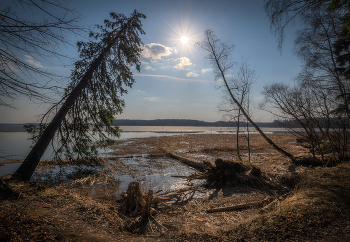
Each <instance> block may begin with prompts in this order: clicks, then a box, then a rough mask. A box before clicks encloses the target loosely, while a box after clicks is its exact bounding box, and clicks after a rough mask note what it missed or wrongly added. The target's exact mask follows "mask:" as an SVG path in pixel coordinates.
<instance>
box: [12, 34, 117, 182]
mask: <svg viewBox="0 0 350 242" xmlns="http://www.w3.org/2000/svg"><path fill="white" fill-rule="evenodd" d="M117 38H118V37H115V38H114V39H113V40H112V41H111V42H110V43H109V44H108V45H107V47H106V48H105V49H104V50H103V51H102V53H101V54H100V55H99V56H98V57H97V58H96V59H95V60H94V61H93V62H92V64H91V66H90V68H89V69H88V70H87V72H86V73H85V75H84V76H83V77H82V79H81V81H80V82H79V83H78V85H77V86H76V87H75V88H74V89H73V90H72V92H71V93H70V94H69V96H68V98H67V99H66V101H65V102H64V103H63V105H62V107H61V108H60V109H59V111H58V112H57V114H56V115H55V117H54V118H53V119H52V121H51V122H50V124H49V125H48V126H47V127H46V129H45V130H44V132H43V133H42V135H41V136H40V138H39V140H38V141H37V142H36V144H35V145H34V147H33V148H32V150H31V151H30V153H29V154H28V156H27V157H26V158H25V160H24V161H23V163H22V165H21V166H20V167H19V168H18V169H17V171H16V172H15V173H14V174H13V176H12V177H13V178H15V179H20V180H25V181H29V180H30V178H31V177H32V175H33V173H34V171H35V169H36V167H37V165H38V164H39V162H40V159H41V157H42V155H43V154H44V152H45V150H46V148H47V147H48V145H49V143H50V141H51V140H52V139H53V137H54V135H55V133H56V131H57V129H58V128H59V127H60V125H61V123H62V121H63V120H64V118H65V116H66V114H67V113H68V111H69V109H70V108H71V107H72V105H73V104H74V101H75V100H76V99H77V98H78V96H79V95H80V94H81V92H82V91H83V89H84V88H85V87H86V86H87V84H88V83H89V81H90V80H91V77H92V74H93V73H94V71H95V70H96V69H97V68H98V66H99V65H100V63H101V62H102V60H103V58H104V56H106V54H107V53H108V52H109V50H110V49H111V47H112V46H113V45H114V44H115V42H116V40H117Z"/></svg>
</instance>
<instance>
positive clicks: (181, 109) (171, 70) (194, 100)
mask: <svg viewBox="0 0 350 242" xmlns="http://www.w3.org/2000/svg"><path fill="white" fill-rule="evenodd" d="M3 4H6V3H3ZM3 4H2V5H1V7H3V6H4V5H3ZM69 7H71V8H73V9H75V10H76V11H77V12H79V13H80V14H81V17H80V20H79V22H78V24H79V25H81V26H84V27H88V28H92V27H93V25H94V24H102V23H103V20H104V19H106V18H109V13H110V12H111V11H113V12H116V13H123V14H125V15H126V16H129V15H130V13H132V12H133V11H134V9H137V10H138V11H139V12H140V13H143V14H145V15H146V17H147V18H146V19H145V20H143V21H142V23H143V29H144V30H145V32H146V35H142V36H141V39H142V42H143V43H144V50H143V52H142V56H141V62H142V65H141V71H140V72H137V71H136V70H134V78H135V80H136V82H135V84H134V85H133V87H132V89H129V90H128V94H126V95H124V96H123V99H124V100H125V108H124V112H123V114H121V115H118V116H117V117H116V118H117V119H148V120H149V119H197V120H203V121H210V122H212V121H219V120H222V114H221V113H220V112H219V105H220V103H221V102H222V100H223V90H222V88H220V82H217V81H216V80H215V75H214V73H213V70H212V66H211V65H210V63H209V62H208V61H206V60H205V57H206V55H207V53H205V51H203V50H201V49H200V48H199V47H197V46H195V45H194V44H195V43H196V42H198V41H202V40H203V37H204V35H203V33H204V31H205V30H207V29H212V30H213V31H214V32H215V34H216V36H217V37H218V38H220V39H221V40H222V41H224V42H226V41H228V42H230V43H231V44H233V45H235V47H234V49H233V52H232V58H233V60H234V61H235V62H240V61H241V58H243V57H244V58H246V59H247V60H248V63H249V65H250V67H251V68H253V69H255V71H256V74H257V77H258V78H257V81H256V82H255V84H254V85H253V87H252V101H253V103H254V104H255V105H256V106H258V104H259V103H260V102H261V101H262V100H263V94H262V90H263V87H264V85H269V84H272V83H275V82H284V83H293V79H294V78H295V77H296V76H297V75H298V72H299V71H300V69H301V65H302V63H301V62H300V61H299V60H298V58H297V57H296V56H295V55H293V52H292V50H293V46H294V39H295V31H296V30H297V26H290V27H289V28H288V29H287V31H286V36H285V41H284V44H283V49H282V52H281V51H280V50H278V43H277V42H276V37H275V36H274V35H273V33H272V32H271V30H270V22H269V19H268V17H267V16H266V14H265V11H264V8H263V1H262V0H244V1H243V0H227V1H225V0H218V1H212V0H171V1H168V0H147V1H145V0H128V1H116V0H113V1H112V0H100V1H89V0H74V1H72V3H70V5H69ZM21 11H23V10H21ZM28 16H29V17H33V18H34V17H35V18H38V19H40V17H41V16H40V14H39V15H35V16H33V15H28ZM182 37H186V38H187V42H186V43H183V42H182V41H181V39H182ZM67 40H68V41H69V42H70V43H75V42H76V41H78V40H86V39H84V37H82V36H77V35H74V34H68V35H67ZM0 47H1V46H0ZM62 52H63V53H64V54H66V55H69V56H71V57H73V58H76V57H77V56H78V52H77V48H76V47H75V46H74V44H73V45H71V46H70V45H69V46H65V47H62ZM18 56H19V57H20V58H22V59H23V60H24V61H26V62H27V63H29V64H32V65H36V66H39V67H40V68H42V69H43V70H47V71H52V72H56V73H58V74H60V75H63V76H69V75H70V71H71V68H72V66H73V65H72V64H73V62H72V60H71V59H67V60H64V61H63V62H62V60H61V61H57V60H46V61H45V60H35V59H32V58H29V57H28V56H26V55H25V53H18ZM235 72H236V70H232V73H230V74H233V75H234V74H235ZM67 81H68V80H66V81H63V82H61V85H63V86H64V85H65V84H66V83H67ZM12 102H13V105H14V106H15V107H16V109H11V108H7V107H2V106H0V113H1V115H0V123H28V122H36V121H37V119H38V115H40V114H42V113H44V112H45V110H46V108H47V105H45V104H43V103H40V102H38V101H35V100H27V99H26V98H25V97H23V98H19V99H16V100H13V101H12ZM253 119H254V120H255V121H257V122H270V121H273V119H274V117H273V116H272V115H270V114H269V113H267V112H264V111H261V110H259V109H258V108H256V109H255V110H254V112H253Z"/></svg>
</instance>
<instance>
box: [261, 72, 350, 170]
mask: <svg viewBox="0 0 350 242" xmlns="http://www.w3.org/2000/svg"><path fill="white" fill-rule="evenodd" d="M264 94H265V101H264V103H263V104H262V107H263V108H264V109H265V110H268V111H270V112H271V113H273V114H275V115H276V116H277V117H278V123H280V124H281V125H282V126H284V127H285V128H287V129H288V130H289V131H290V132H291V133H293V134H294V135H296V137H298V138H299V139H300V140H302V141H303V142H304V146H305V147H307V148H309V149H310V151H311V153H312V155H313V157H314V158H317V157H316V154H319V155H320V156H321V161H322V164H323V165H324V166H326V165H327V163H328V162H329V161H330V159H325V154H327V153H331V154H332V160H333V161H339V160H342V159H344V158H345V157H346V155H347V146H348V139H349V132H348V131H347V129H348V126H349V122H348V119H347V118H346V117H344V115H341V114H339V113H335V112H332V110H333V109H334V107H336V106H337V101H336V97H335V96H334V95H332V93H331V91H330V90H329V89H325V88H322V85H320V84H316V82H315V81H314V80H313V81H309V80H306V81H305V80H304V79H301V80H298V82H297V84H296V85H295V86H294V87H289V86H287V85H285V84H281V83H276V84H272V85H269V86H265V87H264Z"/></svg>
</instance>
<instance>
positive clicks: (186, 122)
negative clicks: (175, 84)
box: [113, 119, 281, 127]
mask: <svg viewBox="0 0 350 242" xmlns="http://www.w3.org/2000/svg"><path fill="white" fill-rule="evenodd" d="M257 124H258V126H259V127H281V125H280V124H278V123H276V122H273V123H271V122H269V123H268V122H261V123H257ZM113 125H118V126H199V127H236V126H237V123H236V122H233V121H216V122H205V121H199V120H192V119H155V120H138V119H137V120H135V119H119V120H116V121H115V122H114V123H113ZM245 125H246V124H245ZM249 126H250V127H252V125H251V124H249Z"/></svg>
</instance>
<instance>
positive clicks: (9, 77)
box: [0, 0, 84, 107]
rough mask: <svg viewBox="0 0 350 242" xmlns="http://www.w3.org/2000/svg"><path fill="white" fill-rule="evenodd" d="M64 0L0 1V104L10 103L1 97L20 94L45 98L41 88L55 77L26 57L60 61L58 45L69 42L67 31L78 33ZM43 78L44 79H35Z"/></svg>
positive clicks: (74, 20)
mask: <svg viewBox="0 0 350 242" xmlns="http://www.w3.org/2000/svg"><path fill="white" fill-rule="evenodd" d="M68 5H69V4H68V2H66V1H65V0H60V1H52V0H12V1H6V2H3V3H1V5H0V105H2V106H8V107H11V104H10V103H8V102H7V101H6V100H5V99H7V98H10V99H12V98H15V97H17V96H19V95H24V96H27V97H29V98H35V99H43V100H45V101H47V100H48V99H49V98H48V96H45V95H44V94H43V93H42V92H41V91H42V90H47V89H50V88H51V89H54V87H53V86H52V85H48V84H47V82H48V81H50V80H52V79H53V78H57V77H58V75H55V74H53V73H51V72H49V71H46V70H44V69H43V68H41V67H40V66H38V65H35V64H34V65H33V64H31V63H29V62H27V61H25V60H24V59H23V57H24V55H26V56H27V58H29V59H30V61H33V60H34V61H36V60H38V59H42V60H46V61H48V60H49V59H51V58H56V59H59V60H60V61H62V58H63V59H65V58H67V56H65V55H63V54H62V50H61V47H62V46H64V45H71V44H72V43H70V42H69V41H68V40H67V39H66V34H67V33H73V34H81V33H82V31H83V30H84V29H83V28H82V27H79V26H78V25H77V20H78V18H79V16H78V14H77V12H75V11H74V10H72V9H71V8H69V7H68ZM40 79H45V80H46V83H43V82H41V81H38V80H40Z"/></svg>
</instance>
